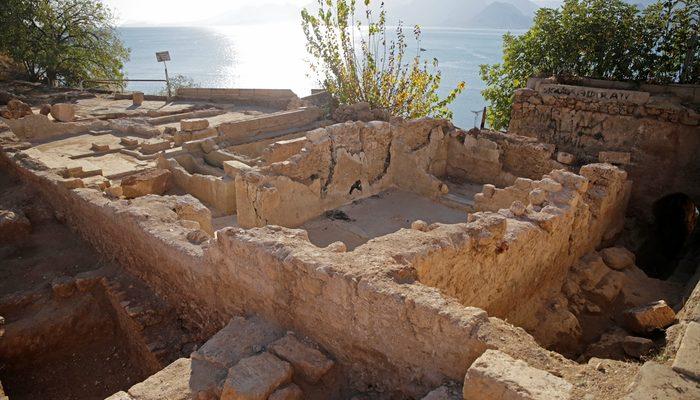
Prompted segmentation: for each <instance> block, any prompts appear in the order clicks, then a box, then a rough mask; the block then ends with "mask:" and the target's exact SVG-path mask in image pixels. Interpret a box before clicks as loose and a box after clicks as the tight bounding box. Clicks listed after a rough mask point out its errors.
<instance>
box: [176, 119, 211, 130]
mask: <svg viewBox="0 0 700 400" xmlns="http://www.w3.org/2000/svg"><path fill="white" fill-rule="evenodd" d="M208 127H209V121H208V120H206V119H204V118H190V119H183V120H182V121H180V130H183V131H186V132H194V131H200V130H202V129H206V128H208Z"/></svg>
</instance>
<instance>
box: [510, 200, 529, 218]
mask: <svg viewBox="0 0 700 400" xmlns="http://www.w3.org/2000/svg"><path fill="white" fill-rule="evenodd" d="M510 211H511V212H512V213H513V215H515V216H516V217H521V216H523V215H525V212H526V211H527V208H526V207H525V204H523V202H522V201H520V200H515V201H514V202H513V204H511V205H510Z"/></svg>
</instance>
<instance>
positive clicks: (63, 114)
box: [51, 103, 75, 122]
mask: <svg viewBox="0 0 700 400" xmlns="http://www.w3.org/2000/svg"><path fill="white" fill-rule="evenodd" d="M51 116H52V117H53V119H55V120H56V121H59V122H73V121H75V106H74V105H73V104H68V103H58V104H54V105H52V106H51Z"/></svg>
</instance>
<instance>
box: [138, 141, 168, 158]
mask: <svg viewBox="0 0 700 400" xmlns="http://www.w3.org/2000/svg"><path fill="white" fill-rule="evenodd" d="M169 148H170V141H168V140H163V139H155V138H153V139H146V140H144V141H143V143H141V153H143V154H155V153H158V152H159V151H163V150H168V149H169Z"/></svg>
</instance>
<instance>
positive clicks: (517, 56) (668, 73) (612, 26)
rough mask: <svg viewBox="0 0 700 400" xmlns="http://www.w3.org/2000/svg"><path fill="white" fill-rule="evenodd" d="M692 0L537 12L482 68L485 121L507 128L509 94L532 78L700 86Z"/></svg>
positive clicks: (569, 0)
mask: <svg viewBox="0 0 700 400" xmlns="http://www.w3.org/2000/svg"><path fill="white" fill-rule="evenodd" d="M699 19H700V2H698V0H663V1H659V2H657V3H655V4H652V5H650V6H648V7H647V8H646V9H645V10H643V11H640V10H639V9H638V8H637V7H636V6H634V5H630V4H627V3H625V2H623V1H622V0H565V1H564V4H563V5H562V7H561V8H560V9H550V8H542V9H539V10H538V11H537V13H536V15H535V18H534V21H533V25H532V27H531V28H530V29H529V30H528V31H527V32H526V33H524V34H522V35H520V36H514V35H512V34H510V33H508V34H506V35H504V37H503V61H502V62H501V63H499V64H494V65H482V66H481V77H482V79H483V80H484V81H485V82H486V85H487V87H486V89H485V90H483V91H482V94H483V95H484V98H486V100H488V101H489V103H490V106H489V109H488V116H487V119H488V122H489V125H490V126H491V127H493V128H494V129H502V128H504V127H506V126H508V122H509V120H510V110H511V105H512V103H513V94H514V92H515V90H516V89H519V88H523V87H525V85H526V84H527V79H528V78H530V77H533V76H552V75H557V76H574V77H590V78H598V79H611V80H622V81H637V82H653V83H670V82H677V83H700V45H699V44H698V20H699Z"/></svg>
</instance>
